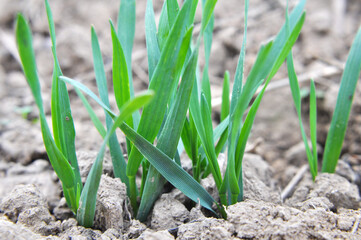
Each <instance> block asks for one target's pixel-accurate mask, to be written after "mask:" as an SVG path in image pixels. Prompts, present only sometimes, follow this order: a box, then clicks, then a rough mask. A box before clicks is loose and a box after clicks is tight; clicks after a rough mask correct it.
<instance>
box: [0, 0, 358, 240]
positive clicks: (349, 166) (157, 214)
mask: <svg viewBox="0 0 361 240" xmlns="http://www.w3.org/2000/svg"><path fill="white" fill-rule="evenodd" d="M145 2H146V1H145V0H140V1H137V26H136V27H137V31H136V39H135V45H134V52H133V77H134V82H135V89H136V92H138V91H140V90H142V89H145V88H146V87H147V82H148V80H147V79H148V77H147V60H146V50H145V38H144V10H145ZM284 2H285V1H277V0H272V1H264V0H254V1H251V3H250V12H249V30H248V39H247V55H246V74H247V73H248V71H249V70H250V68H251V66H252V64H253V63H254V60H255V57H256V53H257V51H258V49H259V46H260V44H261V43H263V42H265V41H266V40H267V39H269V38H270V37H272V36H274V35H275V34H276V33H277V31H278V29H279V28H280V27H281V25H282V24H283V22H284V20H283V18H284V11H285V8H284V7H285V4H284ZM294 2H295V1H291V5H292V3H294ZM50 4H51V6H52V10H53V14H54V20H55V23H56V32H57V43H58V54H59V59H60V64H61V66H62V69H63V72H64V75H66V76H69V77H73V78H76V79H78V80H80V81H81V82H83V83H85V84H86V85H87V86H88V87H90V88H91V89H92V90H95V80H94V73H93V70H92V60H91V59H92V58H91V49H90V25H91V24H93V25H94V26H95V29H96V30H97V33H98V35H99V39H100V44H101V48H102V51H103V53H104V60H105V64H106V68H107V69H108V71H107V73H108V74H110V65H111V44H110V43H111V39H110V28H109V25H108V19H109V18H112V19H113V20H114V21H115V20H116V16H117V8H118V4H119V1H115V0H106V1H94V0H93V1H85V0H79V1H70V0H63V1H60V0H53V1H50ZM342 4H345V5H344V7H342ZM161 5H162V1H154V6H155V10H156V13H159V11H160V8H161ZM306 10H307V17H306V22H305V25H304V27H303V30H302V33H301V35H300V38H299V40H298V42H297V43H296V45H295V47H294V50H293V52H294V59H295V67H296V71H297V73H298V74H299V79H300V80H302V81H304V82H303V87H305V89H307V86H308V80H309V78H310V77H313V78H314V79H315V81H316V85H317V89H318V90H319V91H320V98H319V101H318V107H319V114H320V115H319V118H318V121H319V124H318V126H319V132H318V143H319V144H320V146H321V147H322V146H323V145H324V142H325V138H326V131H327V129H328V126H329V122H330V118H331V116H332V110H333V108H334V103H335V101H336V95H337V90H338V83H339V80H340V77H341V73H342V68H343V64H344V62H345V60H346V57H347V53H348V49H349V47H350V45H351V42H352V39H353V37H354V35H355V33H356V30H357V28H358V27H359V24H360V22H361V3H360V1H359V0H348V1H347V0H344V1H343V0H335V1H329V0H319V1H309V2H308V3H307V6H306ZM18 11H21V12H23V13H24V14H25V16H26V17H27V18H28V19H30V23H31V27H32V30H33V34H34V45H35V49H36V56H37V63H38V68H39V74H40V77H41V84H42V89H43V98H44V101H45V103H49V102H50V101H49V100H50V86H51V74H52V64H53V63H52V57H51V51H50V39H49V34H48V26H47V21H46V13H45V9H44V5H43V1H42V0H17V1H11V0H2V1H0V43H1V44H0V86H1V87H0V101H1V108H0V202H1V205H0V214H1V217H0V238H1V239H3V238H7V239H39V238H41V236H42V237H44V238H45V236H48V237H47V238H48V239H59V238H60V239H68V237H73V238H74V239H129V238H140V239H174V238H175V237H176V238H178V239H238V238H241V239H242V238H246V239H252V238H256V239H257V238H261V239H269V238H274V239H290V238H292V239H307V238H308V239H335V238H341V239H360V238H361V230H360V228H359V224H360V219H361V212H360V210H358V209H359V207H360V206H359V203H360V190H359V189H360V175H361V137H360V136H361V117H360V116H361V99H360V97H359V96H360V93H361V85H360V84H358V89H357V92H356V94H355V98H354V106H353V109H352V113H351V118H350V123H349V129H348V131H347V134H346V141H345V145H344V149H343V154H344V157H342V159H343V161H342V162H340V165H339V168H338V175H334V176H330V175H321V176H320V177H319V178H318V179H317V180H316V182H315V183H312V181H310V179H311V177H310V176H309V175H308V174H307V173H304V174H303V175H302V176H303V177H302V180H301V182H300V183H298V184H297V185H296V186H295V188H294V190H293V191H291V192H290V193H289V196H288V197H287V199H285V197H284V194H285V192H284V191H283V190H284V188H285V187H286V185H287V184H288V183H289V182H290V180H291V179H292V178H293V177H294V176H295V175H296V173H302V170H303V166H304V165H305V164H307V160H306V157H305V154H304V151H303V148H302V144H301V145H300V144H299V143H300V141H301V136H300V132H299V127H298V122H297V116H296V112H295V110H294V107H293V103H292V100H291V94H290V90H289V87H288V80H287V79H285V78H286V77H287V73H286V71H285V68H284V67H282V68H281V70H280V72H279V74H277V75H276V76H275V79H273V81H272V82H271V85H270V86H269V91H268V92H267V94H266V95H265V97H264V99H263V101H262V104H261V107H260V110H259V112H258V113H257V119H256V122H255V124H254V128H253V132H252V136H251V141H250V143H251V144H252V143H258V144H257V145H256V147H255V148H254V149H252V152H253V153H255V154H257V155H248V158H249V159H248V160H247V159H246V160H245V169H247V170H245V173H244V175H245V193H246V199H247V200H246V201H245V202H244V203H239V204H236V205H234V206H232V207H229V209H228V213H229V214H228V215H229V219H228V220H227V221H225V220H221V219H214V218H206V217H205V216H204V215H203V213H202V212H201V211H200V210H199V209H198V208H193V209H187V208H186V207H184V205H183V203H184V201H185V200H184V197H180V195H179V194H178V193H177V192H176V191H173V192H171V193H169V194H166V195H163V196H162V198H161V199H160V200H159V201H158V203H157V205H156V208H155V210H154V211H153V214H152V218H151V220H150V221H149V222H148V223H147V225H144V224H142V223H139V222H138V221H135V220H132V218H131V216H130V213H129V211H128V208H127V204H126V201H125V195H124V187H123V186H122V184H121V183H119V182H116V180H114V179H112V178H111V177H103V180H102V186H103V188H102V189H103V191H100V192H99V195H100V196H99V199H101V200H99V204H98V211H99V218H98V219H97V220H96V222H97V225H96V228H97V229H99V230H91V229H84V228H82V227H79V226H76V222H75V220H74V219H73V218H72V217H71V213H70V212H69V210H67V208H66V207H65V204H64V200H63V199H61V188H60V184H59V182H58V180H57V178H56V176H55V174H54V173H53V171H52V170H51V166H50V165H49V163H48V161H47V160H46V153H45V150H44V147H43V145H42V138H41V134H40V127H39V123H38V122H36V121H34V120H36V117H37V109H36V107H35V104H34V101H33V98H32V96H31V94H30V90H29V88H28V87H27V84H26V81H25V79H24V77H23V75H22V72H21V68H20V65H19V63H18V60H17V53H16V46H15V43H14V39H13V31H14V19H15V17H16V13H17V12H18ZM215 16H216V23H215V34H214V40H213V46H212V55H213V57H211V63H210V75H211V81H212V91H213V96H212V98H213V102H212V105H213V106H214V116H215V121H216V120H217V118H218V115H219V113H218V112H219V105H218V102H219V101H218V100H219V97H220V94H221V86H222V77H223V73H224V71H225V70H229V71H230V73H231V77H233V73H234V71H235V68H236V64H237V59H238V53H239V50H240V46H241V44H242V32H243V1H237V0H228V1H219V3H217V6H216V10H215ZM212 55H211V56H212ZM277 85H281V87H279V86H278V87H277ZM70 97H71V102H72V109H73V115H74V120H75V127H76V131H77V139H76V144H77V149H79V150H80V153H79V159H81V160H79V161H80V164H81V169H82V171H83V174H85V175H86V172H87V170H89V167H90V165H91V163H92V159H94V156H95V153H94V151H98V149H99V147H100V144H101V137H100V136H99V135H98V133H97V131H96V129H95V128H94V127H92V124H91V121H90V119H89V117H88V114H87V113H86V111H85V109H84V107H83V106H82V104H81V102H80V101H79V99H77V96H76V94H75V92H74V91H73V90H72V89H70ZM111 99H112V98H111ZM304 105H305V106H307V98H305V99H304ZM94 106H95V109H96V110H97V113H99V116H103V115H102V114H103V111H102V110H101V109H100V108H97V107H96V105H94ZM113 106H115V105H113ZM45 108H46V112H47V114H50V105H45ZM304 116H307V107H305V108H304ZM305 122H306V123H307V119H306V117H305ZM306 125H307V124H306ZM255 162H257V164H255ZM255 166H257V168H256V167H255ZM104 172H105V173H107V174H108V175H109V176H112V169H111V164H110V163H109V164H105V167H104ZM18 184H34V185H21V186H17V187H15V186H16V185H18ZM203 184H204V185H205V187H207V189H208V190H209V191H210V192H212V186H213V185H212V182H211V181H209V179H208V180H207V179H206V180H205V182H203ZM255 186H259V187H255ZM330 186H332V188H330ZM213 187H214V186H213ZM109 192H112V194H110V193H109ZM174 198H175V199H177V200H174ZM114 199H123V200H122V201H116V200H114ZM170 203H174V204H170ZM107 206H112V208H111V210H109V208H107ZM162 213H163V214H162ZM165 213H172V214H168V215H167V214H165ZM15 233H16V234H15Z"/></svg>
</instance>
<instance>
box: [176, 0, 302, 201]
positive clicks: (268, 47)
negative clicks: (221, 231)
mask: <svg viewBox="0 0 361 240" xmlns="http://www.w3.org/2000/svg"><path fill="white" fill-rule="evenodd" d="M305 2H306V1H300V2H299V3H298V5H297V6H296V7H295V9H294V10H293V11H292V13H291V14H290V17H289V19H288V15H287V18H286V24H285V25H284V26H283V27H282V29H281V30H280V32H279V33H278V34H277V36H276V37H275V39H274V40H273V41H270V42H269V43H267V44H265V45H263V46H262V47H261V49H260V51H259V53H258V56H257V59H256V62H255V63H254V65H253V67H252V69H251V71H250V73H249V75H248V77H247V79H246V81H245V84H244V85H243V79H244V72H243V68H244V61H245V51H246V50H245V49H246V38H247V15H248V1H245V27H244V35H243V43H242V48H241V52H240V57H239V61H238V66H237V69H236V73H235V79H234V84H233V90H232V97H231V101H229V97H230V93H229V73H228V72H226V74H225V77H224V84H223V96H222V99H223V101H222V108H221V120H222V122H221V123H220V124H219V125H218V126H217V127H216V128H215V129H213V128H212V120H211V107H210V102H211V95H210V94H211V91H210V84H209V77H208V73H207V69H208V61H209V53H210V44H211V42H212V35H211V34H210V33H211V32H212V25H208V26H207V28H209V29H207V30H208V31H206V33H209V34H205V36H204V42H205V44H204V45H205V56H206V65H205V68H204V71H203V77H202V79H201V81H196V83H195V86H194V88H193V91H192V96H191V102H190V107H189V108H190V116H189V119H187V121H186V122H185V125H184V129H183V132H182V140H183V143H184V147H185V150H186V152H187V154H188V156H189V157H190V158H191V159H192V164H193V176H194V178H195V179H196V180H197V181H200V179H202V178H204V177H206V176H207V175H208V174H210V173H211V174H212V176H213V178H214V180H215V184H216V187H217V189H218V191H219V196H220V200H221V204H223V205H230V204H234V203H236V202H239V201H242V200H243V180H242V159H243V155H244V151H245V147H246V143H247V140H248V137H249V134H250V132H251V129H252V125H253V122H254V119H255V115H256V113H257V110H258V107H259V104H260V102H261V100H262V97H263V95H264V92H265V89H266V87H267V85H268V83H269V82H270V80H271V79H272V78H273V76H274V75H275V74H276V72H277V71H278V69H279V67H280V66H281V65H282V63H283V61H284V60H285V59H286V56H287V55H288V53H289V52H290V50H291V48H292V46H293V44H294V43H295V42H296V40H297V38H298V35H299V33H300V31H301V28H302V25H303V22H304V20H305V13H304V11H303V8H304V5H305ZM288 28H289V30H288ZM198 82H200V84H198ZM262 84H264V85H263V87H262V90H261V92H260V93H259V94H258V96H257V97H256V99H255V101H254V102H253V103H252V105H251V107H250V109H249V111H248V113H247V114H246V116H245V118H243V117H244V115H245V113H246V110H247V108H248V106H249V104H250V102H251V100H252V97H253V96H254V94H255V93H256V91H257V89H258V88H259V87H260V86H261V85H262ZM215 143H216V144H215ZM225 148H226V149H227V168H226V172H225V174H224V176H222V174H221V170H220V166H219V165H218V161H217V157H218V154H219V153H220V152H221V151H223V150H224V149H225Z"/></svg>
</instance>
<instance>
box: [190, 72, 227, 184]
mask: <svg viewBox="0 0 361 240" xmlns="http://www.w3.org/2000/svg"><path fill="white" fill-rule="evenodd" d="M204 100H205V99H203V100H202V101H204ZM207 105H208V103H207ZM189 110H190V112H191V114H192V117H193V120H194V124H195V128H196V130H197V133H198V135H199V138H200V140H201V142H202V145H203V148H204V150H205V154H206V156H207V159H208V160H209V163H210V165H211V171H212V175H213V177H214V180H215V182H216V185H217V188H219V187H220V185H221V180H222V176H221V171H220V169H219V165H218V160H217V155H216V152H215V148H214V144H213V136H211V137H210V138H207V136H208V135H209V132H208V134H207V132H206V131H208V130H206V129H205V123H204V121H207V119H206V117H210V113H209V108H208V107H207V108H203V109H202V108H201V106H200V104H199V102H198V89H197V80H196V79H195V83H194V86H193V90H192V95H191V102H190V105H189ZM206 110H208V113H207V114H209V116H204V115H203V116H202V114H201V112H202V111H206ZM203 117H204V118H205V119H203Z"/></svg>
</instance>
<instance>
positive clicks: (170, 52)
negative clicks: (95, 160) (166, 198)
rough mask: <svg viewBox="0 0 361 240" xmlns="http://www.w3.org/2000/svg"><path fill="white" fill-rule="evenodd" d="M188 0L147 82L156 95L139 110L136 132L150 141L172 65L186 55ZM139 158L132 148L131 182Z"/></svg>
mask: <svg viewBox="0 0 361 240" xmlns="http://www.w3.org/2000/svg"><path fill="white" fill-rule="evenodd" d="M192 2H193V1H190V0H187V1H186V2H185V3H184V4H183V7H182V9H181V10H180V12H179V14H178V16H177V19H176V21H175V23H174V26H173V28H172V30H171V32H170V35H169V37H168V39H167V42H166V45H165V47H164V48H163V50H162V53H161V57H160V59H159V62H158V64H157V67H156V69H155V71H154V73H153V77H152V80H151V82H150V85H149V89H151V90H154V91H155V92H156V95H155V97H154V99H153V101H152V102H151V103H150V104H149V105H147V106H146V107H145V108H144V109H143V113H142V117H141V120H140V124H139V128H138V131H137V132H138V133H139V134H140V135H142V136H143V137H144V138H145V139H147V140H149V141H151V142H152V141H153V140H154V138H155V137H156V135H157V133H158V131H159V129H160V127H161V123H162V119H163V116H164V114H165V112H166V107H167V103H168V101H169V99H170V91H169V89H172V86H174V85H175V83H174V82H175V80H176V79H175V76H176V75H177V70H176V69H175V66H176V65H177V64H178V58H179V56H180V55H182V54H183V55H186V52H187V50H188V49H184V50H183V51H185V52H180V50H181V46H182V42H183V40H184V39H183V36H185V37H184V38H185V39H186V38H189V39H190V37H191V31H188V32H186V24H187V21H186V19H187V16H188V15H189V14H190V6H191V3H192ZM178 71H179V70H178ZM141 161H142V156H141V154H140V153H139V151H136V149H135V151H132V152H131V154H130V156H129V160H128V166H127V175H128V177H129V180H130V181H131V183H135V182H134V180H135V175H136V172H137V171H138V168H139V165H140V163H141ZM133 187H136V186H133ZM133 193H135V191H133ZM134 200H135V199H134V198H133V202H134ZM133 207H134V206H133Z"/></svg>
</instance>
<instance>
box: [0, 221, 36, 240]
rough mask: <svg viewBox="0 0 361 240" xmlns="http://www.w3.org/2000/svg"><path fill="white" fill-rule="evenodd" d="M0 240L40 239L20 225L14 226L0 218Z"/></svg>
mask: <svg viewBox="0 0 361 240" xmlns="http://www.w3.org/2000/svg"><path fill="white" fill-rule="evenodd" d="M0 239H14V240H17V239H19V240H20V239H27V240H38V239H42V237H41V236H40V235H39V234H37V233H34V232H33V231H31V230H30V229H28V228H26V227H25V226H23V225H22V224H15V223H13V222H11V221H9V220H6V219H5V218H0Z"/></svg>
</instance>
